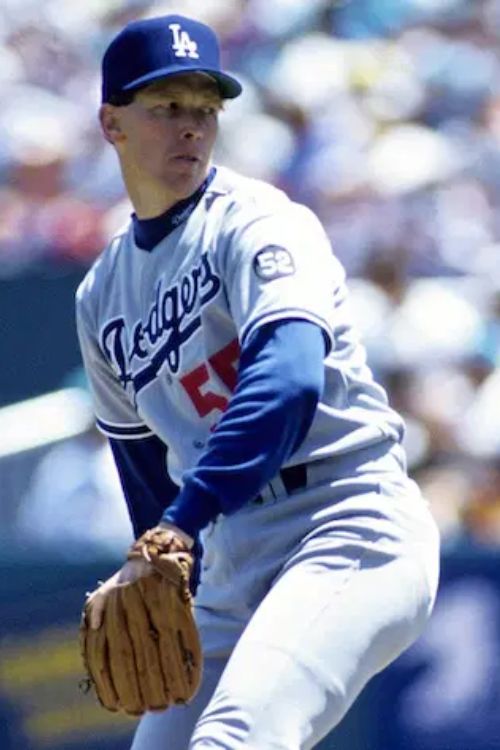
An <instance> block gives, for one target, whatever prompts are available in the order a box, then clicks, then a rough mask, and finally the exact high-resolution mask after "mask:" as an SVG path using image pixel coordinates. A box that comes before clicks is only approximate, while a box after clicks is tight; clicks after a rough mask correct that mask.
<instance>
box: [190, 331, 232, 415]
mask: <svg viewBox="0 0 500 750" xmlns="http://www.w3.org/2000/svg"><path fill="white" fill-rule="evenodd" d="M239 353H240V347H239V344H238V339H234V340H233V341H231V342H230V343H229V344H228V345H227V346H225V347H224V348H223V349H221V350H220V351H218V352H216V353H215V354H213V355H212V356H211V357H210V359H209V360H208V361H209V363H210V365H211V367H212V369H213V370H214V372H215V373H216V374H217V375H218V377H219V378H220V379H221V381H222V382H223V383H224V385H225V386H227V388H229V390H230V391H233V390H234V389H235V387H236V381H237V378H238V373H237V369H236V367H235V363H237V361H238V357H239ZM180 382H181V384H182V385H183V387H184V388H185V390H186V393H187V394H188V396H189V398H190V399H191V401H192V402H193V405H194V407H195V409H196V411H197V412H198V414H199V415H200V417H206V416H207V414H210V412H212V411H220V412H223V411H225V410H226V408H227V405H228V403H229V401H228V399H227V398H226V397H225V396H223V395H222V394H221V393H215V392H214V391H212V390H210V389H208V390H207V389H204V390H202V388H203V386H206V385H207V383H210V372H209V370H208V367H207V366H206V364H204V363H203V364H202V365H199V367H196V368H195V369H194V370H191V372H188V373H187V374H186V375H184V376H183V377H182V378H181V379H180Z"/></svg>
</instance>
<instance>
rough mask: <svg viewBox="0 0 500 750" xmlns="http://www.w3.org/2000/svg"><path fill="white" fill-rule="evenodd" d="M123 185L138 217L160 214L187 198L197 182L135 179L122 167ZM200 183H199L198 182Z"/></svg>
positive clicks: (196, 186)
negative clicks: (171, 182) (165, 182)
mask: <svg viewBox="0 0 500 750" xmlns="http://www.w3.org/2000/svg"><path fill="white" fill-rule="evenodd" d="M122 173H123V179H124V182H125V187H126V190H127V193H128V196H129V198H130V201H131V203H132V205H133V207H134V211H135V214H136V216H137V218H138V219H153V218H155V217H156V216H161V215H162V214H164V213H165V212H166V211H168V209H169V208H172V206H175V204H176V203H178V202H179V201H181V200H183V199H184V198H188V197H189V196H190V195H191V194H192V193H194V192H195V191H196V190H197V189H198V188H199V186H200V185H199V184H189V183H184V184H180V185H165V184H164V183H162V182H160V181H158V180H145V179H137V178H136V176H135V175H133V174H130V173H128V172H127V170H125V169H122ZM200 184H201V183H200Z"/></svg>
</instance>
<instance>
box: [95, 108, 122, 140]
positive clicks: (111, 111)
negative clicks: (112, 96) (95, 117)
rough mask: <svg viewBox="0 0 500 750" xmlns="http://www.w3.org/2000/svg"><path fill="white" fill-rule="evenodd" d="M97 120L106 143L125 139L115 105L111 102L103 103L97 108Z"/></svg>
mask: <svg viewBox="0 0 500 750" xmlns="http://www.w3.org/2000/svg"><path fill="white" fill-rule="evenodd" d="M99 122H100V123H101V129H102V132H103V135H104V137H105V139H106V140H107V141H108V143H111V144H113V145H116V144H117V143H119V142H120V141H123V140H125V137H126V136H125V135H124V133H123V131H122V129H121V126H120V118H119V116H118V113H117V111H116V107H113V106H112V105H111V104H103V105H102V106H101V108H100V109H99Z"/></svg>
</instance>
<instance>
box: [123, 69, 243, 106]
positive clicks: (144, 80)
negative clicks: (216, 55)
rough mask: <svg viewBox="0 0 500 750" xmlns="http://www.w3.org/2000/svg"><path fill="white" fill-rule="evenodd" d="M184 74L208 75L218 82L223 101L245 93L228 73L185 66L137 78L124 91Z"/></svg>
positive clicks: (159, 70) (156, 71)
mask: <svg viewBox="0 0 500 750" xmlns="http://www.w3.org/2000/svg"><path fill="white" fill-rule="evenodd" d="M182 73H206V74H207V75H209V76H210V77H211V78H213V79H214V80H215V81H216V82H217V85H218V87H219V91H220V93H221V96H222V98H223V99H235V98H236V97H237V96H239V95H240V94H241V92H242V91H243V88H242V85H241V83H240V82H239V81H237V80H236V78H233V77H232V76H230V75H228V74H227V73H222V72H221V71H220V70H213V69H212V68H197V67H186V66H185V65H170V66H169V67H168V68H159V69H158V70H155V71H154V72H153V73H148V74H147V75H145V76H142V77H141V78H136V79H135V80H134V81H131V82H130V83H127V85H126V86H124V87H123V89H122V90H123V91H132V90H133V89H137V88H140V87H142V86H145V85H146V84H148V83H152V82H153V81H158V80H159V79H161V78H171V77H172V76H177V75H180V74H182Z"/></svg>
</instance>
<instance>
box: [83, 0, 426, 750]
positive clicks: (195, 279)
mask: <svg viewBox="0 0 500 750" xmlns="http://www.w3.org/2000/svg"><path fill="white" fill-rule="evenodd" d="M240 92H241V85H240V84H239V83H238V81H237V80H235V79H234V78H233V77H232V76H230V75H229V74H228V73H226V72H224V71H223V70H222V69H221V67H220V62H219V48H218V42H217V38H216V36H215V34H214V32H213V31H212V30H211V29H210V28H209V27H207V26H206V25H204V24H202V23H199V22H198V21H195V20H192V19H189V18H185V17H183V16H178V15H170V16H166V17H159V18H150V19H147V20H140V21H136V22H132V23H130V24H128V25H127V26H126V27H125V28H124V29H123V30H122V31H121V32H120V33H119V34H118V36H117V37H116V38H115V39H113V40H112V41H111V43H110V45H109V47H108V49H107V51H106V53H105V55H104V59H103V80H102V106H101V109H100V122H101V126H102V131H103V134H104V137H105V138H106V140H107V141H108V142H109V143H110V144H112V146H113V147H114V149H115V151H116V153H117V156H118V159H119V163H120V167H121V170H122V174H123V180H124V184H125V187H126V189H127V192H128V195H129V196H130V199H131V202H132V204H133V208H134V213H133V214H132V217H131V220H130V222H129V223H128V225H127V226H125V227H124V228H123V230H122V231H120V232H118V234H117V235H116V236H115V237H114V238H113V239H112V241H111V242H110V244H109V246H108V247H107V248H106V249H105V251H104V252H103V254H102V255H101V256H100V257H99V258H98V260H97V261H96V263H95V264H94V266H93V267H92V268H91V270H90V271H89V272H88V274H87V276H86V278H85V279H84V281H83V282H82V284H81V286H80V288H79V290H78V293H77V322H78V331H79V338H80V344H81V350H82V355H83V360H84V363H85V367H86V371H87V373H88V377H89V381H90V384H91V389H92V393H93V398H94V404H95V412H96V420H97V424H98V426H99V428H100V429H101V430H102V432H104V434H105V435H107V436H108V438H109V440H110V444H111V448H112V451H113V454H114V457H115V460H116V464H117V467H118V472H119V475H120V478H121V482H122V485H123V490H124V495H125V498H126V502H127V505H128V509H129V512H130V517H131V520H132V524H133V528H134V532H135V535H136V537H138V536H139V535H141V534H143V533H144V532H145V531H146V530H147V529H149V528H153V527H158V526H161V528H166V529H169V530H170V531H171V532H172V539H174V542H175V545H177V548H178V549H186V550H190V554H192V555H194V557H195V560H196V563H197V565H196V566H195V571H196V572H195V573H194V574H193V579H192V581H191V585H192V588H193V590H196V596H195V599H194V605H195V614H196V621H197V625H198V628H199V632H200V636H201V642H202V647H203V652H204V671H203V679H202V684H201V687H200V689H199V691H198V693H197V695H196V697H195V698H194V699H193V701H192V702H191V703H189V704H188V705H187V706H179V707H173V708H169V709H168V710H166V711H160V712H148V713H146V714H145V715H144V716H143V718H142V719H141V721H140V722H139V724H138V728H137V732H136V735H135V738H134V741H133V745H132V747H133V750H165V748H167V747H168V749H169V750H186V749H187V748H190V749H191V750H201V748H209V747H210V748H224V749H225V750H237V749H238V750H239V749H243V748H245V749H246V750H250V749H251V750H257V749H258V750H271V748H272V749H273V750H278V748H280V749H282V750H298V749H299V748H300V749H303V748H312V747H314V746H315V744H316V743H317V742H318V741H319V740H320V739H321V738H322V737H324V736H325V735H326V734H327V733H328V732H329V731H330V730H331V729H332V728H333V727H334V726H335V725H336V724H338V722H339V721H340V720H341V719H342V717H343V716H344V714H345V713H346V711H347V710H348V709H349V707H350V706H351V705H352V703H353V701H354V700H355V699H356V697H357V696H358V694H359V693H360V691H361V690H362V688H363V687H364V685H365V684H366V683H367V681H368V680H369V679H370V678H371V677H372V676H373V675H374V674H376V673H377V672H379V671H380V670H381V669H383V668H384V667H385V666H386V665H387V664H389V663H390V662H391V661H392V660H394V659H395V658H396V657H397V656H398V655H399V654H400V653H401V652H402V651H403V650H404V649H406V648H407V647H408V646H409V645H410V644H411V643H412V642H413V641H414V640H415V639H416V638H417V637H418V635H419V634H420V633H421V631H422V629H423V627H424V625H425V623H426V621H427V619H428V617H429V614H430V612H431V609H432V606H433V602H434V598H435V593H436V587H437V578H438V557H439V555H438V536H437V531H436V527H435V524H434V522H433V520H432V518H431V516H430V514H429V510H428V507H427V504H426V502H425V501H424V500H423V499H422V497H421V496H420V494H419V490H418V488H417V487H416V486H415V484H414V483H413V482H412V481H411V480H410V479H409V478H408V476H407V474H406V471H405V457H404V453H403V450H402V447H401V439H402V434H403V424H402V422H401V419H400V417H399V416H398V414H397V413H395V412H394V411H393V410H392V409H391V408H390V406H389V405H388V402H387V398H386V394H385V393H384V391H383V389H382V388H381V387H380V386H379V385H378V384H377V383H375V382H374V380H373V378H372V374H371V372H370V369H369V368H368V367H367V365H366V363H365V356H364V350H363V348H362V346H361V345H360V343H359V342H358V340H357V338H356V333H355V331H354V330H353V327H352V325H351V321H350V315H349V308H348V299H347V292H346V287H345V283H344V273H343V270H342V268H341V266H340V264H339V262H338V261H337V260H336V258H335V256H334V255H333V253H332V250H331V247H330V245H329V242H328V239H327V237H326V234H325V232H324V230H323V228H322V226H321V224H320V222H319V221H318V219H317V218H316V217H315V215H314V214H313V213H312V212H311V211H310V210H309V209H308V208H306V207H305V206H302V205H298V204H297V203H294V202H293V201H291V200H290V199H289V198H288V197H287V196H286V195H285V194H284V193H283V192H281V191H280V190H278V189H276V188H274V187H272V186H271V185H268V184H265V183H263V182H260V181H258V180H254V179H248V178H245V177H244V176H240V175H238V174H235V173H234V172H232V171H231V170H229V169H227V168H222V167H220V166H216V165H214V164H213V162H212V151H213V147H214V142H215V139H216V135H217V123H218V118H219V113H220V110H221V109H222V108H223V103H224V101H225V100H227V99H234V98H235V97H237V96H238V95H239V94H240ZM241 147H242V148H251V147H252V146H251V144H247V143H242V144H241ZM147 566H148V563H147V562H146V561H144V560H129V561H128V562H127V563H126V564H125V565H124V566H123V568H121V569H120V570H119V571H118V572H117V573H116V574H115V575H114V576H113V577H112V578H110V579H109V580H108V581H106V582H105V583H104V584H102V585H101V586H100V587H99V588H98V589H97V590H96V591H95V592H94V593H93V594H92V595H91V600H92V603H93V610H92V626H93V627H94V628H95V627H98V626H99V624H100V622H101V620H102V611H103V608H104V605H105V602H106V598H107V597H108V596H109V592H110V591H111V590H113V588H114V587H116V586H120V585H121V584H123V583H127V582H130V581H133V580H136V579H137V578H140V577H141V576H143V575H145V574H147Z"/></svg>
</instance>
